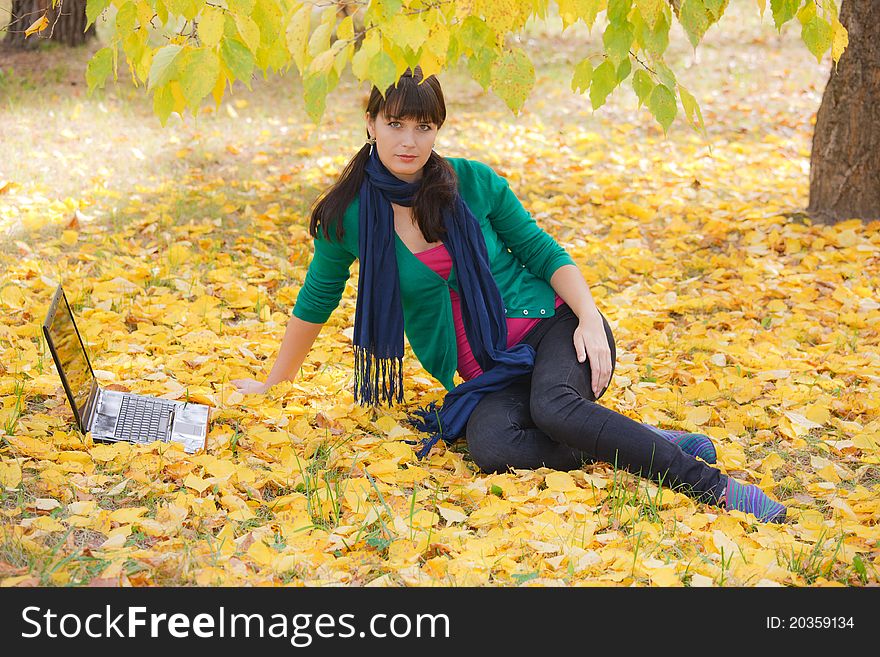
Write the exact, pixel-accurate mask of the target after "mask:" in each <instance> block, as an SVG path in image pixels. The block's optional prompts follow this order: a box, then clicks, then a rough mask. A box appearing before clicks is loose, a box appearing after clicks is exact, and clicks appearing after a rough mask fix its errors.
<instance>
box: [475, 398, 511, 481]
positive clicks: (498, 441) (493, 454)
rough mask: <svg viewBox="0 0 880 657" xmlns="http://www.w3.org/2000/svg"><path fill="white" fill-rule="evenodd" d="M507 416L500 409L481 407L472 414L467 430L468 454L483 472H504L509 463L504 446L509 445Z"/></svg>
mask: <svg viewBox="0 0 880 657" xmlns="http://www.w3.org/2000/svg"><path fill="white" fill-rule="evenodd" d="M506 420H507V416H506V415H505V414H504V413H501V412H500V410H499V409H498V408H495V407H492V406H489V407H481V406H480V405H478V406H477V408H475V409H474V411H473V412H472V413H471V417H470V419H469V420H468V423H467V428H466V429H465V438H466V439H467V444H468V452H470V455H471V458H472V459H473V461H474V463H476V464H477V466H479V468H480V470H481V471H483V472H503V471H505V470H507V468H508V463H507V459H506V458H505V454H504V445H505V443H509V437H508V436H505V435H504V434H505V426H506Z"/></svg>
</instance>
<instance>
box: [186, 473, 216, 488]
mask: <svg viewBox="0 0 880 657" xmlns="http://www.w3.org/2000/svg"><path fill="white" fill-rule="evenodd" d="M183 485H184V486H186V487H187V488H192V489H193V490H195V491H198V492H199V493H203V492H204V491H205V490H206V489H208V488H210V487H211V484H210V483H209V482H207V481H205V480H204V479H202V478H201V477H199V476H197V475H194V474H193V473H189V474H188V475H187V476H186V478H185V479H184V480H183Z"/></svg>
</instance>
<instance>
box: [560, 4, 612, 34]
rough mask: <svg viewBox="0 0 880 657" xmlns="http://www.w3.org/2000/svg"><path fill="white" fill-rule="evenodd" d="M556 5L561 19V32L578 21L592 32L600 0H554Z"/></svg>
mask: <svg viewBox="0 0 880 657" xmlns="http://www.w3.org/2000/svg"><path fill="white" fill-rule="evenodd" d="M556 4H557V5H558V7H559V17H560V18H561V19H562V30H563V32H564V31H565V30H566V29H567V28H569V27H571V26H572V25H573V24H574V23H576V22H577V21H578V20H582V21H583V22H584V23H586V24H587V27H588V28H590V29H591V30H592V29H593V23H594V22H595V21H596V14H598V13H599V9H600V7H601V2H600V0H556Z"/></svg>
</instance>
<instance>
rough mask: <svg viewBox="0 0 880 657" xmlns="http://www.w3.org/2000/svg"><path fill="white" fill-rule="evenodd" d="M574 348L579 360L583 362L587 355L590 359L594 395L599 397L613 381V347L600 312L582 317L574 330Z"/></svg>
mask: <svg viewBox="0 0 880 657" xmlns="http://www.w3.org/2000/svg"><path fill="white" fill-rule="evenodd" d="M574 350H575V352H577V359H578V362H580V363H583V362H584V361H585V360H586V359H587V357H589V359H590V371H591V372H592V375H593V377H592V381H591V385H592V388H593V395H595V397H596V398H597V399H598V397H599V395H600V394H601V393H602V392H603V391H604V390H605V388H607V387H608V384H609V383H610V382H611V348H610V347H609V346H608V336H607V335H606V334H605V325H604V323H603V322H602V316H601V315H600V314H599V313H598V312H597V313H596V314H595V316H594V317H589V318H580V321H579V322H578V326H577V328H576V329H575V330H574Z"/></svg>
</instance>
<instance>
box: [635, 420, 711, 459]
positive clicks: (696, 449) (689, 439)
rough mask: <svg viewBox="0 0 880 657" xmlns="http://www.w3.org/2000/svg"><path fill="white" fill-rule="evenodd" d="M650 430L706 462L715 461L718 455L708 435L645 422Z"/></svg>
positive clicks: (686, 452)
mask: <svg viewBox="0 0 880 657" xmlns="http://www.w3.org/2000/svg"><path fill="white" fill-rule="evenodd" d="M645 426H646V427H648V428H649V429H650V430H651V431H654V432H655V433H659V434H660V435H661V436H663V437H664V438H665V439H666V440H668V441H669V442H671V443H674V444H675V445H678V446H679V447H681V451H683V452H684V453H685V454H690V455H691V456H698V457H700V458H701V459H703V460H704V461H705V462H706V463H715V462H716V461H717V460H718V455H717V454H716V453H715V445H714V444H713V443H712V441H711V440H709V436H705V435H703V434H701V433H690V432H688V431H679V430H677V429H660V428H659V427H654V426H651V425H650V424H646V425H645Z"/></svg>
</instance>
